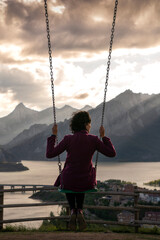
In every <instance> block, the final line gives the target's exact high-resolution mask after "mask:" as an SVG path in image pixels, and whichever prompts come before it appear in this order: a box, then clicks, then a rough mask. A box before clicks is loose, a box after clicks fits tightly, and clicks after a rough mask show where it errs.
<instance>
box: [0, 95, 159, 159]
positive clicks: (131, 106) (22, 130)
mask: <svg viewBox="0 0 160 240" xmlns="http://www.w3.org/2000/svg"><path fill="white" fill-rule="evenodd" d="M159 103H160V94H152V95H149V94H142V93H133V92H132V91H130V90H126V91H125V92H123V93H121V94H120V95H118V96H117V97H115V98H114V99H112V100H111V101H109V102H107V103H106V110H105V116H104V127H105V131H106V136H108V137H110V138H111V141H112V142H113V144H114V146H115V148H116V152H117V156H116V158H114V159H110V158H106V157H104V156H102V155H100V156H99V160H100V161H106V160H107V161H109V160H111V161H132V162H133V161H135V162H140V161H160V146H159V143H160V134H159V133H160V106H159ZM76 110H77V109H75V108H71V107H70V106H65V107H64V108H62V109H59V110H57V119H58V121H57V122H58V129H59V130H58V138H59V141H60V140H61V139H62V138H63V136H64V135H66V134H70V130H69V118H70V117H71V114H72V112H74V111H76ZM85 110H87V111H89V114H90V116H91V119H92V128H91V134H95V135H98V130H99V126H100V122H101V115H102V113H101V112H102V104H100V105H98V106H97V107H96V108H91V107H90V106H86V107H85ZM52 115H53V114H52V108H48V109H46V110H43V111H41V112H37V111H35V110H31V109H28V108H26V107H25V106H24V105H23V104H22V103H21V104H19V105H18V106H17V107H16V109H15V110H14V111H13V112H12V113H11V114H9V115H8V116H6V117H4V118H5V120H4V118H1V119H0V133H3V134H2V135H1V136H2V137H1V144H3V146H2V148H3V149H4V150H5V151H6V152H9V153H10V154H12V155H13V156H15V161H20V160H46V158H45V149H46V139H47V137H48V136H50V135H51V129H52V124H51V123H52V122H53V117H52ZM3 126H5V129H3ZM12 129H13V131H12V132H13V135H12V136H8V135H9V134H10V132H11V130H12ZM3 136H4V139H3ZM4 143H5V144H4ZM64 159H65V153H64V154H62V160H64ZM0 160H1V159H0ZM53 160H56V158H54V159H53Z"/></svg>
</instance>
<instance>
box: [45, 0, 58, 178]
mask: <svg viewBox="0 0 160 240" xmlns="http://www.w3.org/2000/svg"><path fill="white" fill-rule="evenodd" d="M44 9H45V18H46V31H47V39H48V55H49V66H50V80H51V90H52V102H53V117H54V124H56V107H55V94H54V77H53V62H52V47H51V38H50V28H49V18H48V8H47V0H44ZM56 143H57V144H58V136H57V138H56ZM58 167H59V174H61V172H62V163H61V160H60V156H59V155H58Z"/></svg>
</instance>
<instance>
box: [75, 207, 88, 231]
mask: <svg viewBox="0 0 160 240" xmlns="http://www.w3.org/2000/svg"><path fill="white" fill-rule="evenodd" d="M77 220H78V225H79V230H80V231H83V230H84V229H85V228H86V227H87V224H86V221H85V219H84V215H83V211H82V210H81V209H78V211H77Z"/></svg>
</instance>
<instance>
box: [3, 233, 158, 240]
mask: <svg viewBox="0 0 160 240" xmlns="http://www.w3.org/2000/svg"><path fill="white" fill-rule="evenodd" d="M0 239H1V240H75V239H76V240H159V239H160V236H158V235H148V234H147V235H146V234H129V233H126V234H125V233H79V232H77V233H72V232H71V233H68V232H67V233H57V232H56V233H55V232H54V233H28V232H27V233H4V232H1V233H0Z"/></svg>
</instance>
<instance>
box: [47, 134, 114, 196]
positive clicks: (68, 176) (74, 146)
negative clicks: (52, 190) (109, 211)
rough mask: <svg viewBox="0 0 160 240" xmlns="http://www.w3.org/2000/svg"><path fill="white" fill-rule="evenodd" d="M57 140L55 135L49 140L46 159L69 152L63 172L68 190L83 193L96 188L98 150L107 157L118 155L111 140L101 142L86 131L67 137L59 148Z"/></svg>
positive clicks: (106, 139)
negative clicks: (95, 159) (95, 157)
mask: <svg viewBox="0 0 160 240" xmlns="http://www.w3.org/2000/svg"><path fill="white" fill-rule="evenodd" d="M55 139H56V137H55V136H54V135H53V136H51V137H49V138H48V139H47V151H46V157H47V158H53V157H56V156H57V155H59V154H61V153H62V152H64V151H67V157H66V162H65V166H64V169H63V171H62V182H63V187H64V189H67V190H72V191H76V192H81V191H86V190H89V189H92V188H93V187H94V180H93V176H92V170H93V165H92V157H93V154H94V152H95V151H96V150H97V151H98V152H100V153H102V154H104V155H105V156H107V157H115V155H116V152H115V149H114V146H113V145H112V143H111V141H110V139H109V138H107V137H103V139H102V141H101V140H100V139H99V138H98V137H97V136H95V135H91V134H88V132H87V131H85V130H83V131H80V132H76V133H75V134H73V135H66V136H65V137H64V138H63V140H62V141H61V142H60V143H59V144H58V145H57V146H55Z"/></svg>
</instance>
